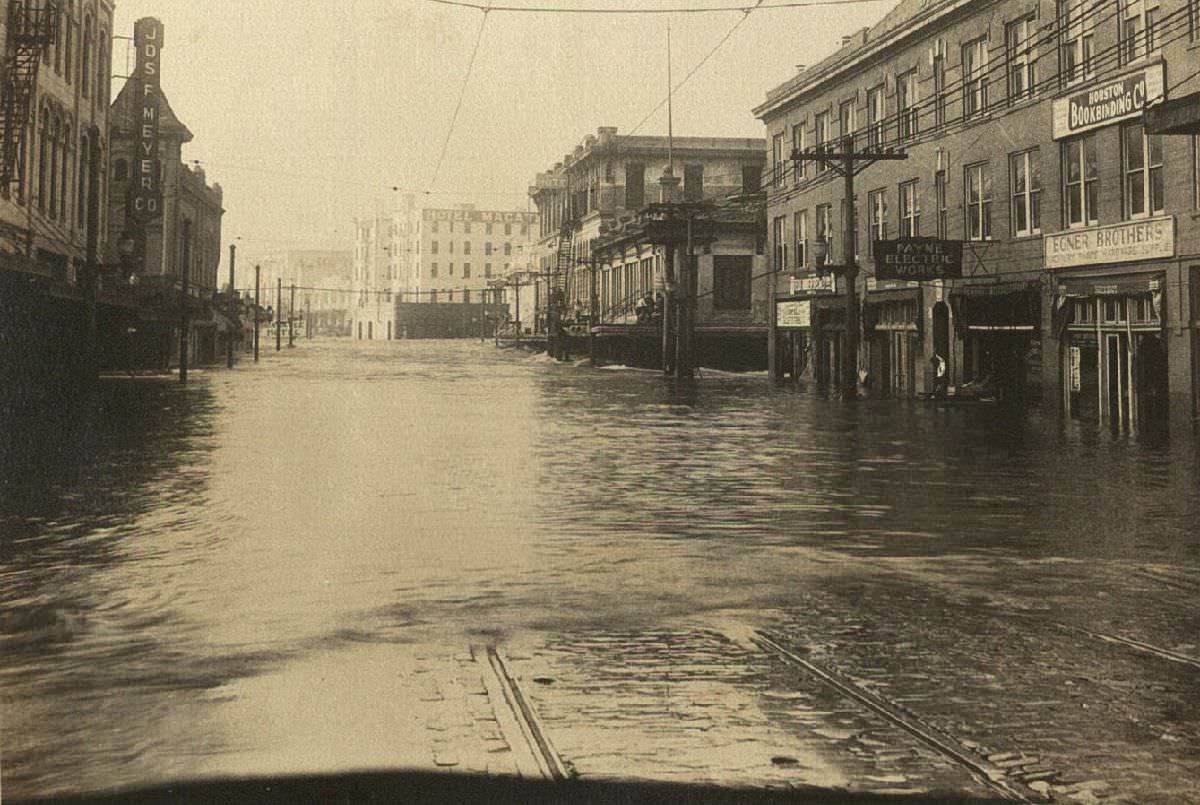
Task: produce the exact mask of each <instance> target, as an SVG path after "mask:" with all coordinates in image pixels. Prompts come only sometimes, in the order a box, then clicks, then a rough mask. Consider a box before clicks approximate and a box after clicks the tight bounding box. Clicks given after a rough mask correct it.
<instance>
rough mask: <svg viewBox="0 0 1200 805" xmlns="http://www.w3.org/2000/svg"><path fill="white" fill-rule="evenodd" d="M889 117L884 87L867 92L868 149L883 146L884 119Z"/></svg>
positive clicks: (880, 86)
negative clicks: (885, 103) (884, 97)
mask: <svg viewBox="0 0 1200 805" xmlns="http://www.w3.org/2000/svg"><path fill="white" fill-rule="evenodd" d="M886 116H887V113H886V111H885V106H884V100H883V85H882V84H880V85H879V86H877V87H873V88H872V89H869V90H867V147H868V148H878V147H879V146H881V145H882V144H883V125H884V124H883V119H884V118H885V117H886Z"/></svg>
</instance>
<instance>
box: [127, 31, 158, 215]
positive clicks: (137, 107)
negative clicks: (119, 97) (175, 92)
mask: <svg viewBox="0 0 1200 805" xmlns="http://www.w3.org/2000/svg"><path fill="white" fill-rule="evenodd" d="M133 40H134V45H135V46H136V47H137V72H136V73H135V76H136V81H135V84H134V89H135V90H136V93H137V94H136V97H135V98H134V102H133V109H134V115H135V116H136V117H135V120H134V126H135V128H136V131H135V132H134V143H135V144H136V155H135V159H134V160H133V165H134V170H133V175H132V176H131V177H130V185H129V199H128V216H129V217H130V218H131V219H133V221H135V222H136V223H137V224H139V225H141V226H144V225H145V224H146V222H148V221H151V220H154V219H155V218H158V217H159V216H161V215H162V180H161V175H160V170H159V160H158V123H159V112H160V109H161V105H160V103H159V99H160V97H161V92H160V87H161V85H160V78H161V75H162V69H161V67H162V43H163V24H162V23H161V22H159V21H158V20H156V19H155V18H154V17H143V18H142V19H140V20H138V21H137V22H136V23H135V24H134V27H133Z"/></svg>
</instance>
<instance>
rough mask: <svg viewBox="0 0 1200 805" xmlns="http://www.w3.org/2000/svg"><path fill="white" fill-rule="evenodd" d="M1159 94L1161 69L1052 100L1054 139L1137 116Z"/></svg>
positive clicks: (1143, 71)
mask: <svg viewBox="0 0 1200 805" xmlns="http://www.w3.org/2000/svg"><path fill="white" fill-rule="evenodd" d="M1162 94H1163V66H1162V65H1161V64H1155V65H1151V66H1150V67H1147V68H1145V69H1144V70H1139V71H1137V72H1136V73H1132V74H1131V75H1127V76H1123V77H1121V78H1118V79H1115V80H1113V81H1106V82H1104V83H1103V84H1096V85H1093V86H1091V87H1089V88H1087V89H1084V90H1080V91H1079V92H1075V93H1072V94H1071V95H1067V96H1065V97H1062V98H1058V99H1057V100H1055V101H1054V139H1056V140H1061V139H1062V138H1064V137H1070V136H1072V135H1075V134H1079V133H1080V132H1082V131H1088V130H1089V129H1095V128H1099V127H1100V126H1107V125H1108V124H1110V123H1116V122H1117V121H1118V120H1125V119H1126V118H1130V117H1135V116H1137V115H1140V114H1141V113H1142V112H1143V111H1144V110H1145V108H1146V106H1147V105H1149V104H1151V103H1155V102H1157V101H1158V100H1160V99H1161V98H1162Z"/></svg>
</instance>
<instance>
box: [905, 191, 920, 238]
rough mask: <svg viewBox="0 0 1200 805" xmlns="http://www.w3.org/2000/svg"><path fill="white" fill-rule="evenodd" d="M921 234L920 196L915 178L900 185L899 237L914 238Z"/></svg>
mask: <svg viewBox="0 0 1200 805" xmlns="http://www.w3.org/2000/svg"><path fill="white" fill-rule="evenodd" d="M920 234H921V197H920V195H919V194H918V192H917V180H916V179H913V180H912V181H911V182H905V183H904V184H902V185H900V237H902V238H915V237H918V236H919V235H920Z"/></svg>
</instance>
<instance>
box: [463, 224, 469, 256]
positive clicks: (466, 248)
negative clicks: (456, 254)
mask: <svg viewBox="0 0 1200 805" xmlns="http://www.w3.org/2000/svg"><path fill="white" fill-rule="evenodd" d="M467 226H470V224H467ZM470 253H471V241H469V240H464V241H463V254H470Z"/></svg>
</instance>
